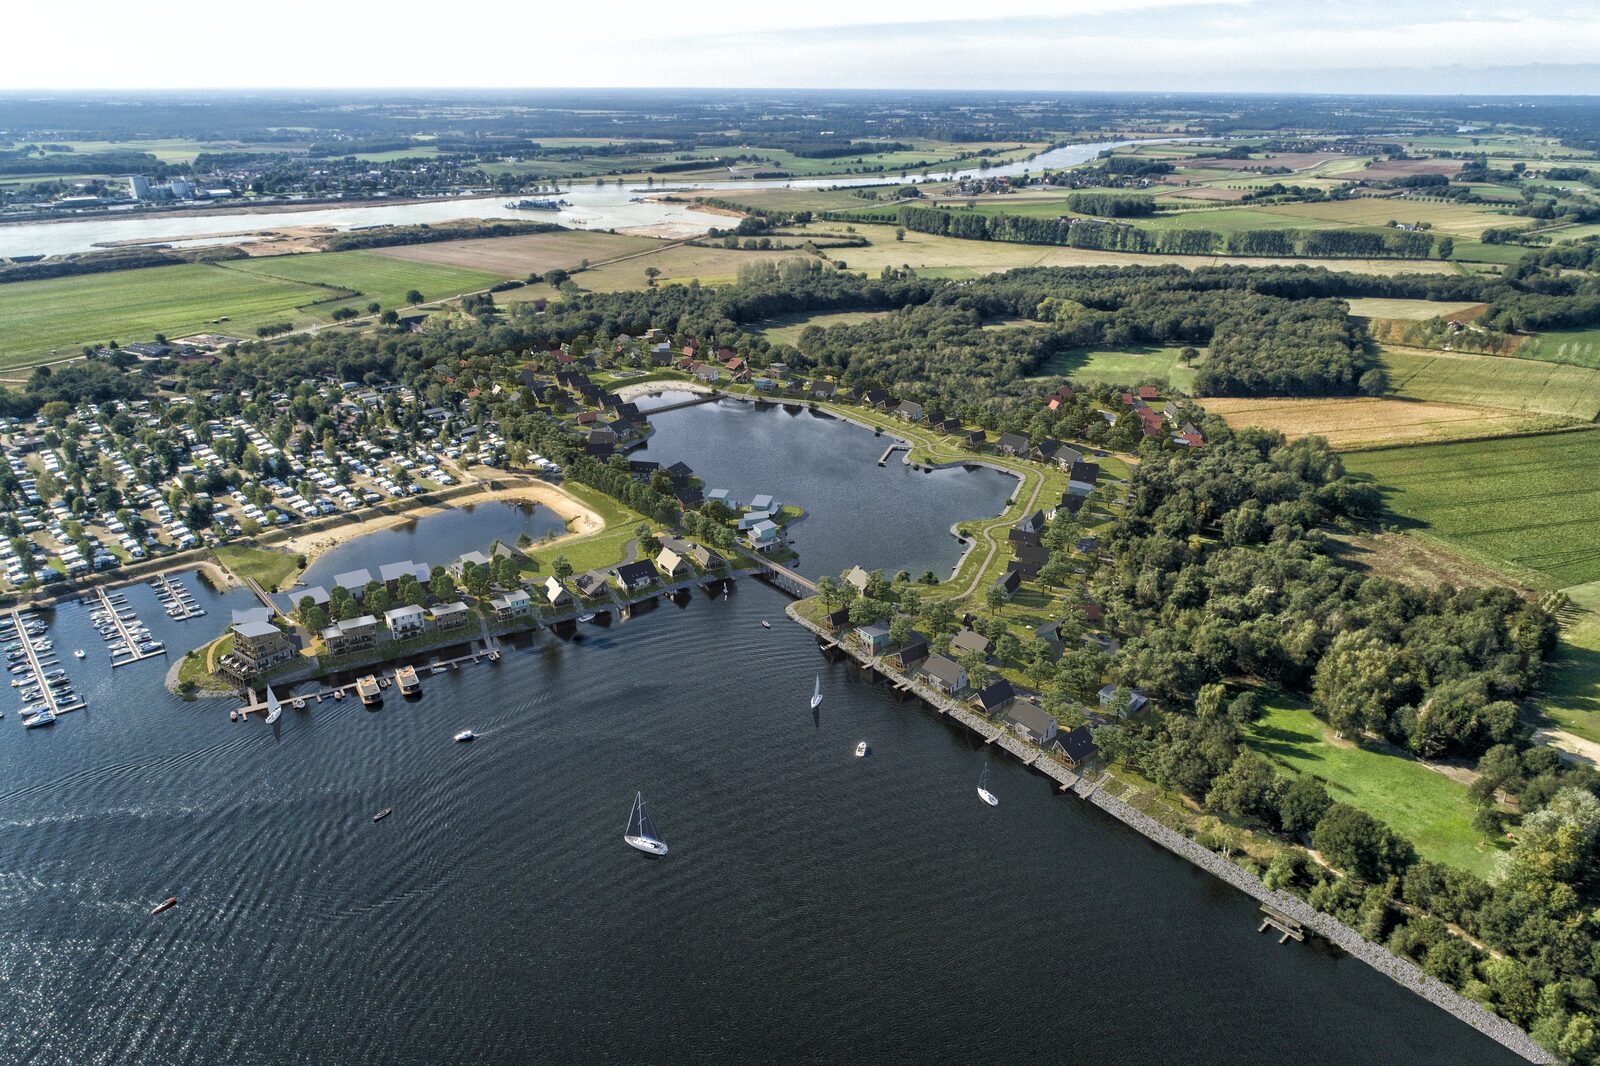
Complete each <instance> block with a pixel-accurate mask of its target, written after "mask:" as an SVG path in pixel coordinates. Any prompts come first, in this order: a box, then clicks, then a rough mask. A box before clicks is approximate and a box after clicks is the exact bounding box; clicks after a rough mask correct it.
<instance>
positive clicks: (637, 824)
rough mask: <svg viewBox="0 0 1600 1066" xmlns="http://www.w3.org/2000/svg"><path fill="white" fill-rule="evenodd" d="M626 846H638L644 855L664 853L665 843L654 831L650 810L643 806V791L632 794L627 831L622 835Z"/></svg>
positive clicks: (665, 849)
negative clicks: (631, 808)
mask: <svg viewBox="0 0 1600 1066" xmlns="http://www.w3.org/2000/svg"><path fill="white" fill-rule="evenodd" d="M622 839H623V840H625V841H627V842H628V846H629V847H632V848H638V849H639V850H640V851H642V852H644V853H645V854H646V855H665V854H666V853H667V845H666V844H665V843H663V842H662V840H661V837H660V836H659V835H658V834H657V833H656V826H655V823H654V822H652V821H651V820H650V812H649V811H647V810H645V807H644V793H643V792H635V793H634V794H633V811H632V813H630V814H629V815H628V831H627V832H626V833H624V834H623V835H622Z"/></svg>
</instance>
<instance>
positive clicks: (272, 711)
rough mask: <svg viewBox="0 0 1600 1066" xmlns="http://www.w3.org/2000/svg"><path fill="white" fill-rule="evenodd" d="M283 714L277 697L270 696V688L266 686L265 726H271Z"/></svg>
mask: <svg viewBox="0 0 1600 1066" xmlns="http://www.w3.org/2000/svg"><path fill="white" fill-rule="evenodd" d="M282 713H283V707H282V705H280V704H279V703H278V697H276V696H274V695H273V694H272V686H271V685H268V686H267V724H268V725H271V724H272V723H273V722H276V721H277V720H278V716H279V715H280V714H282Z"/></svg>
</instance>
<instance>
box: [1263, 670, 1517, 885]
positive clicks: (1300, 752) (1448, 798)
mask: <svg viewBox="0 0 1600 1066" xmlns="http://www.w3.org/2000/svg"><path fill="white" fill-rule="evenodd" d="M1244 739H1245V743H1246V744H1247V745H1248V746H1249V747H1250V748H1252V749H1254V750H1255V751H1257V752H1259V753H1261V754H1262V755H1264V756H1266V757H1267V758H1269V759H1271V760H1273V761H1274V762H1276V763H1278V764H1279V765H1280V766H1283V767H1286V768H1288V769H1290V770H1292V771H1294V772H1295V773H1297V774H1311V775H1312V776H1314V777H1317V778H1319V779H1321V780H1322V782H1323V783H1324V784H1325V785H1326V786H1327V789H1328V794H1329V795H1331V796H1332V797H1333V798H1334V799H1335V800H1337V801H1339V802H1341V803H1348V804H1350V805H1351V806H1352V807H1359V808H1360V809H1362V810H1364V811H1366V812H1367V813H1368V814H1371V815H1372V816H1373V817H1374V818H1378V819H1381V820H1382V821H1383V822H1384V823H1385V824H1387V825H1388V826H1390V827H1391V828H1392V829H1394V830H1395V832H1397V833H1399V834H1400V835H1401V836H1403V837H1405V838H1406V839H1407V840H1410V841H1411V842H1412V843H1413V844H1415V845H1416V846H1417V853H1418V854H1419V855H1421V856H1422V857H1423V858H1425V859H1431V860H1433V861H1435V862H1443V863H1448V864H1450V865H1451V866H1455V867H1458V868H1460V869H1463V870H1470V871H1472V872H1473V873H1475V874H1478V875H1480V876H1488V875H1489V874H1491V873H1493V872H1494V868H1495V865H1496V861H1497V857H1498V855H1499V852H1498V851H1497V850H1496V849H1495V848H1494V846H1493V845H1491V844H1489V843H1488V842H1487V841H1485V840H1484V838H1483V837H1482V836H1481V835H1480V834H1479V833H1478V832H1477V830H1475V829H1473V828H1472V813H1473V807H1472V803H1471V801H1470V800H1469V799H1468V798H1467V790H1466V787H1465V786H1464V785H1462V784H1460V783H1459V782H1457V781H1452V780H1451V779H1450V778H1448V777H1446V776H1444V775H1443V774H1440V773H1435V772H1434V771H1432V770H1430V769H1428V768H1427V767H1426V766H1423V765H1422V764H1421V763H1419V762H1417V761H1416V760H1415V759H1410V758H1407V757H1406V756H1404V755H1402V754H1399V753H1389V752H1385V751H1379V750H1375V749H1371V748H1360V747H1356V746H1355V745H1353V744H1349V743H1347V742H1345V741H1341V740H1337V739H1335V738H1334V737H1333V736H1332V735H1331V734H1330V733H1329V731H1328V728H1327V726H1325V725H1324V724H1323V723H1322V721H1321V720H1320V719H1318V718H1317V717H1316V716H1315V715H1313V714H1312V713H1311V709H1310V708H1309V707H1307V706H1305V705H1304V704H1302V703H1300V702H1298V701H1295V700H1293V699H1292V698H1290V697H1288V696H1284V695H1275V696H1272V697H1270V698H1269V699H1268V700H1267V704H1266V713H1265V714H1264V715H1263V716H1262V717H1261V718H1260V719H1259V720H1258V721H1257V722H1255V723H1254V724H1253V725H1252V726H1250V727H1249V729H1248V730H1247V731H1246V734H1245V738H1244Z"/></svg>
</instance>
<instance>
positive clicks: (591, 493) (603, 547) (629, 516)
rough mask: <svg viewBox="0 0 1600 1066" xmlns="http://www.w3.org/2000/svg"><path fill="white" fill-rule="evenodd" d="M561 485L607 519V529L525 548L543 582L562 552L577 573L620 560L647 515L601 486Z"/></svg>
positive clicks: (575, 483)
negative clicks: (602, 489) (594, 487)
mask: <svg viewBox="0 0 1600 1066" xmlns="http://www.w3.org/2000/svg"><path fill="white" fill-rule="evenodd" d="M561 487H562V489H563V490H564V491H566V492H568V493H571V494H572V495H573V496H574V497H576V498H577V499H578V500H579V501H581V502H582V503H583V505H584V506H586V507H588V508H589V509H590V510H591V511H593V512H594V513H595V514H597V515H599V516H600V519H601V521H603V522H605V528H604V529H601V530H599V531H598V532H595V533H590V534H587V535H586V536H582V537H578V538H576V539H573V540H568V541H563V542H562V543H560V544H552V545H548V546H546V545H542V544H537V543H536V544H531V545H529V546H528V547H526V548H524V549H523V551H524V552H526V553H527V555H528V557H529V558H530V559H533V560H534V561H535V562H536V563H538V570H537V574H538V575H539V576H538V580H540V581H543V580H544V578H546V577H549V576H550V575H551V574H552V573H553V567H554V563H555V561H556V559H557V557H559V556H563V555H564V556H566V558H567V562H569V563H571V564H572V572H573V573H574V574H581V573H583V572H584V571H585V570H593V569H595V568H596V567H602V566H612V565H614V564H616V563H620V562H621V561H622V557H623V554H624V552H625V550H626V547H627V544H628V542H629V541H630V540H633V539H634V533H633V530H634V527H636V526H637V525H638V524H639V523H640V522H643V521H644V516H643V515H641V514H639V512H637V511H635V510H633V509H632V508H629V507H625V506H623V505H622V504H621V503H619V502H618V501H617V500H615V499H613V498H612V497H610V496H607V495H606V494H605V493H603V492H601V491H599V490H598V489H592V488H590V487H589V486H587V485H580V484H578V483H577V482H576V481H568V482H565V483H564V484H563V485H562V486H561Z"/></svg>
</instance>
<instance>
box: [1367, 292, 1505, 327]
mask: <svg viewBox="0 0 1600 1066" xmlns="http://www.w3.org/2000/svg"><path fill="white" fill-rule="evenodd" d="M1348 302H1349V304H1350V313H1351V314H1352V315H1359V316H1360V317H1362V318H1398V319H1401V320H1403V321H1406V322H1424V321H1426V320H1428V319H1430V318H1459V317H1460V316H1462V315H1467V313H1468V312H1472V314H1471V315H1469V316H1468V317H1472V318H1476V317H1477V314H1478V313H1479V312H1481V311H1482V309H1483V307H1484V305H1483V304H1480V303H1447V302H1445V301H1442V300H1391V299H1386V298H1382V297H1373V298H1368V299H1358V300H1350V301H1348Z"/></svg>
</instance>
